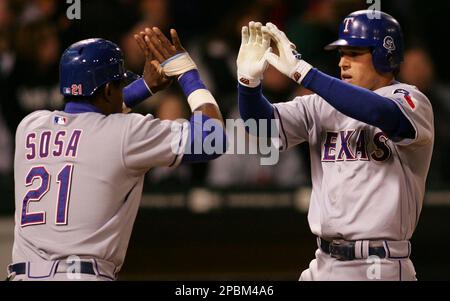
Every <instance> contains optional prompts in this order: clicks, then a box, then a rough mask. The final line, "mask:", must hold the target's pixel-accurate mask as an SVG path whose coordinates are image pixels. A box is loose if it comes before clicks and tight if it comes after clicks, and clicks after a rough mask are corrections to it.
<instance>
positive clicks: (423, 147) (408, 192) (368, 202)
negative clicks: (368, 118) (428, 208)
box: [275, 83, 434, 240]
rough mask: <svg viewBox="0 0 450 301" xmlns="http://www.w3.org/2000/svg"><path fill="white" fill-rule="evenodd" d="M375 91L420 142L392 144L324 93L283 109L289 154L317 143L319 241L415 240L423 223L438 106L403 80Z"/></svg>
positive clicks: (314, 218) (312, 218)
mask: <svg viewBox="0 0 450 301" xmlns="http://www.w3.org/2000/svg"><path fill="white" fill-rule="evenodd" d="M374 92H375V93H377V94H379V95H382V96H384V97H387V98H390V99H391V100H392V101H393V102H395V104H397V105H398V107H399V108H400V109H401V110H402V112H403V114H405V116H406V117H407V118H408V119H409V120H410V121H411V123H412V125H413V126H414V128H415V130H416V137H415V138H414V139H403V140H401V141H392V140H391V139H389V138H388V137H387V136H386V135H385V134H384V133H383V131H382V130H380V129H379V128H376V127H374V126H371V125H368V124H366V123H363V122H360V121H358V120H355V119H353V118H350V117H348V116H346V115H344V114H342V113H340V112H338V111H337V110H336V109H335V108H333V107H332V106H331V105H329V104H328V103H327V102H326V101H325V100H324V99H322V98H321V97H320V96H318V95H316V94H314V95H310V96H305V97H298V98H295V99H294V100H293V101H291V102H287V103H280V104H275V108H276V109H275V114H276V117H277V118H279V119H280V124H281V128H282V130H281V133H280V135H281V141H282V149H288V148H290V147H292V146H294V145H296V144H299V143H302V142H304V141H307V142H309V147H310V153H311V177H312V186H313V187H312V195H311V202H310V208H309V213H308V221H309V224H310V227H311V230H312V232H313V233H314V234H316V235H318V236H321V237H328V238H343V239H346V240H363V239H374V240H377V239H386V240H407V239H410V238H411V236H412V233H413V232H414V229H415V227H416V225H417V222H418V219H419V214H420V211H421V208H422V202H423V198H424V194H425V181H426V177H427V173H428V169H429V165H430V161H431V155H432V150H433V142H434V125H433V111H432V107H431V104H430V102H429V100H428V99H427V97H426V96H425V95H424V94H422V93H421V92H420V91H419V90H418V89H417V88H416V87H414V86H410V85H406V84H401V83H396V84H394V85H391V86H386V87H383V88H381V89H378V90H376V91H374ZM363 105H364V103H361V106H363Z"/></svg>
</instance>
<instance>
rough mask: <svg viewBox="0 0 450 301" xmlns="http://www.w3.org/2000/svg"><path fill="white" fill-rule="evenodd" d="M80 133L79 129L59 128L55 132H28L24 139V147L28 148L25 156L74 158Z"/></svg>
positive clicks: (32, 157)
mask: <svg viewBox="0 0 450 301" xmlns="http://www.w3.org/2000/svg"><path fill="white" fill-rule="evenodd" d="M81 133H82V131H81V130H72V131H70V132H67V131H66V130H61V131H57V132H56V133H55V132H53V131H44V132H42V133H40V134H37V133H29V134H28V135H27V136H26V141H25V147H26V149H27V150H28V152H27V154H26V158H27V159H28V160H34V159H36V158H47V157H49V156H53V157H59V156H65V157H72V158H75V157H76V155H77V149H78V144H79V142H80V137H81Z"/></svg>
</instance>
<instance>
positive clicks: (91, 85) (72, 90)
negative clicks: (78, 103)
mask: <svg viewBox="0 0 450 301" xmlns="http://www.w3.org/2000/svg"><path fill="white" fill-rule="evenodd" d="M59 71H60V73H59V76H60V90H61V93H62V94H63V95H64V96H85V97H86V96H91V95H93V94H94V92H95V91H96V90H97V89H98V88H99V87H101V86H102V85H104V84H106V83H108V82H111V81H115V80H122V79H127V78H128V79H135V78H137V76H136V75H135V74H133V73H132V72H127V71H126V70H125V67H124V58H123V53H122V50H120V48H119V46H117V45H116V44H114V43H112V42H110V41H107V40H104V39H88V40H83V41H80V42H77V43H75V44H73V45H72V46H70V47H69V48H67V49H66V50H65V51H64V53H63V55H62V57H61V61H60V65H59Z"/></svg>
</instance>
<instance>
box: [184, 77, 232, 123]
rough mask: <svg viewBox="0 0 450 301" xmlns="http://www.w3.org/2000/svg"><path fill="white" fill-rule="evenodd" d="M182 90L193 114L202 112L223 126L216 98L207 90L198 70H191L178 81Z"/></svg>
mask: <svg viewBox="0 0 450 301" xmlns="http://www.w3.org/2000/svg"><path fill="white" fill-rule="evenodd" d="M178 83H179V84H180V87H181V89H182V90H183V92H184V95H186V97H187V99H188V103H189V106H190V107H191V110H192V112H194V113H195V112H201V113H202V114H204V115H206V116H207V117H209V118H213V119H217V120H218V121H220V123H221V124H222V125H223V118H222V114H221V113H220V110H219V106H218V105H217V102H216V100H215V99H214V96H213V95H212V94H211V93H210V92H209V90H208V89H207V88H206V86H205V84H204V83H203V81H202V80H201V78H200V74H199V72H198V70H197V69H194V70H190V71H188V72H186V73H185V74H183V75H181V76H180V78H179V79H178Z"/></svg>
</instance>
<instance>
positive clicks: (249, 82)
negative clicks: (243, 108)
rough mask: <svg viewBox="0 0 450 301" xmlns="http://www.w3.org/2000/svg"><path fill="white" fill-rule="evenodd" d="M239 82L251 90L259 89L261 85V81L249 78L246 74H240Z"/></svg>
mask: <svg viewBox="0 0 450 301" xmlns="http://www.w3.org/2000/svg"><path fill="white" fill-rule="evenodd" d="M237 76H238V81H239V83H240V84H241V85H243V86H246V87H249V88H255V87H258V86H259V85H260V84H261V80H260V79H255V78H251V77H250V76H247V75H245V74H242V73H240V72H238V74H237Z"/></svg>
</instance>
